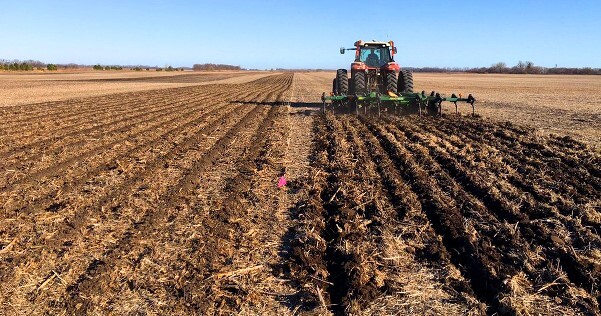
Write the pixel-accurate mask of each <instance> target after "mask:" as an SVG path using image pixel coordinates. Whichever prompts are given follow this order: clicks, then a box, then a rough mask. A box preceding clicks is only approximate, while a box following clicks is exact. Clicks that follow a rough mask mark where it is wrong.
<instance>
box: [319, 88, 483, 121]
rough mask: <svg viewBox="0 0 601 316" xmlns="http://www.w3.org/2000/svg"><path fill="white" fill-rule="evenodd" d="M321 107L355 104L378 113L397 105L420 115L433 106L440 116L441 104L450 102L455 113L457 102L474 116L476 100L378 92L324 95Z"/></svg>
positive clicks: (435, 95) (454, 96) (422, 94)
mask: <svg viewBox="0 0 601 316" xmlns="http://www.w3.org/2000/svg"><path fill="white" fill-rule="evenodd" d="M321 100H322V102H323V107H324V111H325V106H326V103H327V102H330V103H332V104H337V105H347V104H355V106H356V107H357V108H359V107H362V106H374V105H376V106H378V112H379V109H380V106H381V105H395V106H397V105H399V106H411V105H417V106H419V113H420V115H421V112H422V108H424V107H426V106H435V107H436V108H437V109H438V112H439V114H442V107H441V104H442V102H451V103H453V104H455V112H456V113H457V102H465V103H468V104H470V105H471V106H472V115H474V114H475V106H474V103H475V102H476V99H475V98H474V97H473V96H472V95H471V94H470V95H468V97H467V98H462V97H457V96H456V95H455V94H453V95H451V97H442V96H441V95H440V94H439V93H436V92H434V91H432V93H431V94H430V95H426V93H425V91H422V92H421V93H400V94H398V95H396V94H391V95H382V94H380V93H378V92H371V93H369V94H366V95H330V96H326V94H325V93H323V95H322V96H321Z"/></svg>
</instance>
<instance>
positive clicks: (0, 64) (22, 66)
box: [0, 59, 46, 71]
mask: <svg viewBox="0 0 601 316" xmlns="http://www.w3.org/2000/svg"><path fill="white" fill-rule="evenodd" d="M44 68H46V64H45V63H43V62H41V61H38V60H23V61H21V60H17V59H15V60H6V59H0V70H5V71H30V70H34V69H38V70H41V69H44Z"/></svg>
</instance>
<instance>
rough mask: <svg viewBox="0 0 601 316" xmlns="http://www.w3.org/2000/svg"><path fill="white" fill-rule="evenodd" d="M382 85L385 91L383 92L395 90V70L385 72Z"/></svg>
mask: <svg viewBox="0 0 601 316" xmlns="http://www.w3.org/2000/svg"><path fill="white" fill-rule="evenodd" d="M384 87H385V88H386V91H383V93H384V94H387V93H388V92H397V76H396V72H394V71H390V72H387V73H386V76H385V77H384Z"/></svg>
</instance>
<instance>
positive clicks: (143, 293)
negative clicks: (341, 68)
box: [0, 73, 601, 315]
mask: <svg viewBox="0 0 601 316" xmlns="http://www.w3.org/2000/svg"><path fill="white" fill-rule="evenodd" d="M181 78H184V79H185V80H186V82H188V80H191V81H193V79H192V77H190V78H188V77H181ZM181 78H178V79H174V80H180V79H181ZM228 78H229V77H228ZM232 78H233V77H232ZM127 80H130V79H127ZM131 80H133V79H131ZM152 80H154V79H152ZM157 80H158V79H157ZM161 80H163V79H161ZM165 80H169V79H165ZM234 82H235V81H234ZM329 83H331V81H329V80H327V81H324V82H322V79H320V77H312V76H311V75H310V74H303V73H301V74H292V73H287V74H277V75H271V76H266V77H264V78H260V79H257V80H254V81H251V82H246V83H231V84H222V83H219V84H211V83H210V82H208V83H207V82H205V83H203V85H196V86H186V87H179V88H170V89H161V90H152V91H140V92H130V93H121V94H112V95H105V96H95V97H89V98H77V99H71V100H65V101H56V102H46V103H37V104H25V105H14V106H7V107H3V108H0V113H1V117H2V123H1V125H0V205H1V207H2V209H1V210H2V211H1V212H0V315H31V314H34V315H38V314H40V315H42V314H57V315H61V314H67V315H96V314H114V315H167V314H182V315H183V314H197V315H206V314H226V315H227V314H245V315H256V314H324V315H327V314H353V315H388V314H418V315H419V314H432V315H461V314H472V315H485V314H495V313H496V314H539V313H540V314H553V315H571V314H584V315H599V314H600V310H599V306H600V304H601V293H600V291H599V282H600V274H601V251H600V249H601V235H600V233H601V194H600V192H601V168H600V166H601V157H600V156H599V154H597V153H595V152H594V151H592V150H590V148H589V147H588V146H587V145H584V144H582V143H580V142H578V141H575V140H573V139H571V138H569V137H560V136H557V137H555V136H540V135H539V134H538V133H535V132H534V131H533V130H530V129H529V128H527V127H523V126H517V125H512V124H509V123H493V122H491V121H488V120H484V119H481V118H472V117H465V116H454V115H448V116H445V117H443V118H433V117H418V116H407V117H394V116H385V117H382V118H373V117H367V116H355V115H337V116H334V115H332V114H331V113H326V114H323V113H321V112H320V106H319V104H316V103H312V102H314V101H315V97H312V96H319V95H320V92H321V90H322V89H327V87H328V86H329ZM324 86H325V87H324ZM317 90H320V91H317ZM281 176H285V178H286V179H287V181H288V183H287V184H286V185H285V186H283V187H281V188H280V187H278V185H277V184H278V180H279V178H280V177H281Z"/></svg>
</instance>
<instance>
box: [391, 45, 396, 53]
mask: <svg viewBox="0 0 601 316" xmlns="http://www.w3.org/2000/svg"><path fill="white" fill-rule="evenodd" d="M392 53H393V54H396V46H395V47H393V48H392Z"/></svg>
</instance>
